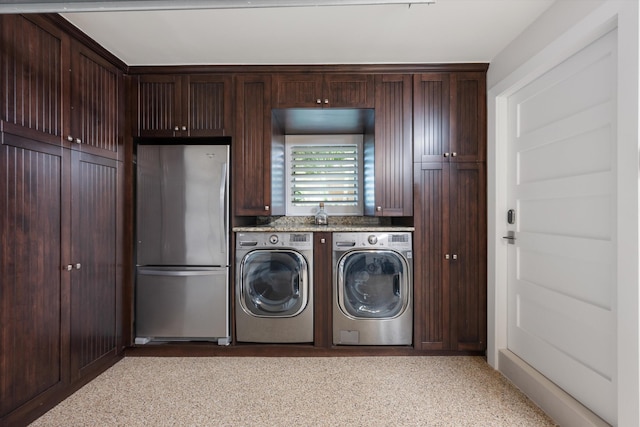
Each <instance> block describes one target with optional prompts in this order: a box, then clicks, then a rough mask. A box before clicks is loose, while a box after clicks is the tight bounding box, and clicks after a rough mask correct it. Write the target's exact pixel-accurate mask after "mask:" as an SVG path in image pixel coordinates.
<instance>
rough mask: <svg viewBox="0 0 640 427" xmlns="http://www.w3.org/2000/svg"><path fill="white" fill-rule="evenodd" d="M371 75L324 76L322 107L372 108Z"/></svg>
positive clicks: (373, 94) (372, 77)
mask: <svg viewBox="0 0 640 427" xmlns="http://www.w3.org/2000/svg"><path fill="white" fill-rule="evenodd" d="M374 84H375V79H374V76H373V75H372V74H325V75H324V91H323V98H322V105H323V106H325V107H331V108H374V106H375V105H374V104H375V99H374V98H375V87H374Z"/></svg>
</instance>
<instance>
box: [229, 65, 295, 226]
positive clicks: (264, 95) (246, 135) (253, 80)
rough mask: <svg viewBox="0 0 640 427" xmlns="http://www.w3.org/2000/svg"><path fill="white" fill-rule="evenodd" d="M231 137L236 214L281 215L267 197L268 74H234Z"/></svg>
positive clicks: (268, 140) (269, 175)
mask: <svg viewBox="0 0 640 427" xmlns="http://www.w3.org/2000/svg"><path fill="white" fill-rule="evenodd" d="M235 104H236V132H235V135H234V140H233V146H232V149H233V170H232V173H233V177H232V181H233V196H234V206H235V208H234V212H235V214H236V215H238V216H254V215H281V214H283V213H284V204H283V203H282V206H278V205H276V206H274V205H273V204H272V199H271V141H272V126H271V76H270V75H261V74H250V75H238V76H236V80H235Z"/></svg>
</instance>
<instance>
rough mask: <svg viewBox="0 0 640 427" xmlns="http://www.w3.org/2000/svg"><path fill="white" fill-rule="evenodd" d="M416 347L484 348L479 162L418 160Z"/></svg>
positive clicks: (482, 170) (483, 223)
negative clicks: (427, 161) (421, 161)
mask: <svg viewBox="0 0 640 427" xmlns="http://www.w3.org/2000/svg"><path fill="white" fill-rule="evenodd" d="M415 169H416V170H415V177H416V200H415V203H416V214H415V216H414V220H415V225H416V233H415V236H414V245H415V248H416V254H417V255H416V262H415V263H414V269H415V270H414V273H415V278H416V281H415V285H414V289H415V296H416V307H418V309H417V310H416V311H417V316H418V318H419V319H421V320H420V321H419V322H418V324H417V325H416V337H417V346H418V347H419V348H421V349H423V350H484V349H485V348H486V190H485V188H486V184H485V168H484V164H482V163H470V162H469V163H443V162H438V163H417V164H416V166H415Z"/></svg>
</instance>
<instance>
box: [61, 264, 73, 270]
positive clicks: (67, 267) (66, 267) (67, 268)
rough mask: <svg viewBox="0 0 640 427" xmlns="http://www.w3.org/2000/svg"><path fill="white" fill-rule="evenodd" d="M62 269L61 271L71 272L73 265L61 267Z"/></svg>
mask: <svg viewBox="0 0 640 427" xmlns="http://www.w3.org/2000/svg"><path fill="white" fill-rule="evenodd" d="M62 269H63V270H67V271H71V270H73V265H71V264H67V265H63V266H62Z"/></svg>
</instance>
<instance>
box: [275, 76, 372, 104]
mask: <svg viewBox="0 0 640 427" xmlns="http://www.w3.org/2000/svg"><path fill="white" fill-rule="evenodd" d="M374 98H375V88H374V76H373V74H338V73H335V74H323V73H308V74H305V73H297V74H295V73H282V74H274V75H273V108H374Z"/></svg>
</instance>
